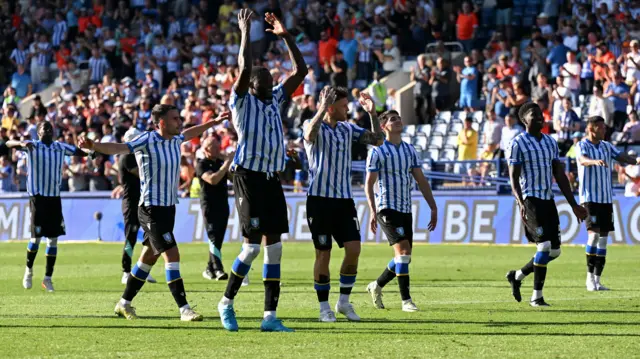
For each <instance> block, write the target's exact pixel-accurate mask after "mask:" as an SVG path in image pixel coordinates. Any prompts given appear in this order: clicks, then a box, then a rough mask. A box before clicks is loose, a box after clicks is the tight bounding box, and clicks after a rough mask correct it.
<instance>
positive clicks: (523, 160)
mask: <svg viewBox="0 0 640 359" xmlns="http://www.w3.org/2000/svg"><path fill="white" fill-rule="evenodd" d="M518 116H519V117H520V120H521V121H522V122H523V123H524V124H525V126H526V128H527V130H526V132H523V133H521V134H519V135H518V136H516V137H515V138H514V139H513V140H512V141H511V145H510V146H509V151H508V152H509V153H508V156H507V158H508V160H509V177H510V179H511V189H512V190H513V194H514V196H515V198H516V201H517V202H518V206H519V207H520V216H521V217H522V222H523V223H524V226H525V235H526V237H527V239H528V240H529V241H530V242H535V243H536V248H537V249H536V254H535V256H534V257H533V258H532V259H531V260H530V261H529V262H528V263H527V264H525V266H524V267H522V269H520V270H518V271H514V270H512V271H509V273H507V276H506V277H507V280H508V281H509V283H510V284H511V291H512V294H513V297H514V298H515V299H516V301H518V302H520V301H521V300H522V296H521V295H520V286H521V284H522V280H523V279H524V278H525V277H526V276H527V275H529V274H531V272H533V294H532V296H531V302H530V305H531V306H532V307H547V306H549V304H547V303H546V302H545V300H544V297H543V295H542V288H543V287H544V281H545V278H546V276H547V264H549V262H551V261H552V260H554V259H556V258H558V256H560V219H559V217H558V209H557V208H556V203H555V201H554V200H553V189H552V180H553V178H555V180H556V182H557V183H558V186H559V187H560V190H561V191H562V194H563V195H564V197H565V198H566V199H567V202H569V204H570V205H571V208H572V210H573V213H574V214H575V215H576V217H578V220H583V219H585V217H586V216H587V211H586V210H585V209H584V208H583V207H580V206H579V205H578V203H577V202H576V200H575V198H574V197H573V193H572V192H571V187H570V185H569V180H568V179H567V176H566V175H565V173H564V166H563V165H562V163H561V162H560V160H559V154H558V152H559V151H558V144H557V143H556V141H555V140H554V139H553V138H552V137H551V136H548V135H545V134H543V133H542V132H540V131H541V130H542V126H543V124H544V117H543V116H542V110H540V107H538V105H536V104H535V103H531V102H528V103H526V104H524V105H522V107H520V110H519V111H518Z"/></svg>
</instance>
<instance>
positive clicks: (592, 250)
mask: <svg viewBox="0 0 640 359" xmlns="http://www.w3.org/2000/svg"><path fill="white" fill-rule="evenodd" d="M598 239H600V234H599V233H593V232H590V233H589V238H588V239H587V246H586V247H585V254H586V256H587V276H588V277H589V278H591V277H592V276H593V271H594V269H595V265H596V260H597V258H596V251H597V249H598Z"/></svg>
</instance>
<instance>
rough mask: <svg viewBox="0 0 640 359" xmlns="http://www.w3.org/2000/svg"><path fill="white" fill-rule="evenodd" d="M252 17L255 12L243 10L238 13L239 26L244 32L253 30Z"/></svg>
mask: <svg viewBox="0 0 640 359" xmlns="http://www.w3.org/2000/svg"><path fill="white" fill-rule="evenodd" d="M251 16H253V11H251V10H249V9H241V10H240V12H239V13H238V26H240V30H241V31H242V32H245V31H249V30H251Z"/></svg>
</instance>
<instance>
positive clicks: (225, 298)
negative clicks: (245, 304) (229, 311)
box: [220, 296, 233, 305]
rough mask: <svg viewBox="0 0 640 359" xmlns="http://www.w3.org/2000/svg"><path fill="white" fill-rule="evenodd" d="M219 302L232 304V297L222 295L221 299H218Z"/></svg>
mask: <svg viewBox="0 0 640 359" xmlns="http://www.w3.org/2000/svg"><path fill="white" fill-rule="evenodd" d="M220 304H222V305H233V299H229V298H227V297H225V296H222V299H220Z"/></svg>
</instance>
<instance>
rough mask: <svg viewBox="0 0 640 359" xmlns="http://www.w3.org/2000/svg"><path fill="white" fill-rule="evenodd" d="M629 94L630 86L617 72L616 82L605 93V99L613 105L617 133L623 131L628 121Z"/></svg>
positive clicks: (614, 124) (614, 127) (614, 126)
mask: <svg viewBox="0 0 640 359" xmlns="http://www.w3.org/2000/svg"><path fill="white" fill-rule="evenodd" d="M629 93H630V89H629V86H627V85H626V84H625V83H624V82H622V74H621V73H619V72H617V73H616V74H615V75H614V81H613V82H612V83H610V84H609V87H607V90H606V91H605V93H604V97H605V98H608V99H609V100H610V101H611V102H612V103H613V109H614V112H613V129H614V130H615V131H622V128H623V127H624V123H625V122H626V120H627V104H628V101H629Z"/></svg>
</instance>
